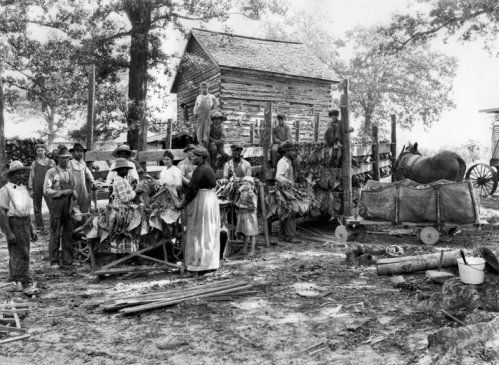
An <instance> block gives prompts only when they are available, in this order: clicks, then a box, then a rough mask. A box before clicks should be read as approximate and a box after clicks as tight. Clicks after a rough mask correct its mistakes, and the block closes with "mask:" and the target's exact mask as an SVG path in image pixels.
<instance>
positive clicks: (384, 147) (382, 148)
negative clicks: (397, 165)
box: [379, 143, 392, 154]
mask: <svg viewBox="0 0 499 365" xmlns="http://www.w3.org/2000/svg"><path fill="white" fill-rule="evenodd" d="M391 151H392V144H391V143H380V144H379V153H380V154H381V153H390V152H391Z"/></svg>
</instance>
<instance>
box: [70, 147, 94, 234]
mask: <svg viewBox="0 0 499 365" xmlns="http://www.w3.org/2000/svg"><path fill="white" fill-rule="evenodd" d="M69 152H70V153H71V154H72V155H73V159H72V160H70V161H69V167H70V169H71V170H72V171H73V176H74V178H75V181H76V195H77V196H78V207H79V208H80V211H81V212H82V213H88V206H89V203H88V192H87V181H89V182H90V184H91V186H92V189H94V188H95V182H94V177H93V175H92V173H91V172H90V169H89V168H88V167H87V165H86V163H85V161H84V159H83V156H85V152H87V149H86V148H84V147H83V146H82V145H81V143H75V144H74V146H73V148H71V149H70V150H69ZM84 223H85V220H83V219H82V220H81V221H80V224H79V225H81V224H84Z"/></svg>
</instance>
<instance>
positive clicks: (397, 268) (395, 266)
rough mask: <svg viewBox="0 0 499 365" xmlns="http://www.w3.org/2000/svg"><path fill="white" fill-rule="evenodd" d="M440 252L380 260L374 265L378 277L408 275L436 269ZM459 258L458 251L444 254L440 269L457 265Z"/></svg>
mask: <svg viewBox="0 0 499 365" xmlns="http://www.w3.org/2000/svg"><path fill="white" fill-rule="evenodd" d="M440 255H441V254H440V252H437V253H434V254H428V255H418V256H406V257H397V258H393V259H380V260H378V262H377V263H376V268H377V270H378V275H397V274H408V273H411V272H417V271H425V270H433V269H438V267H439V264H440ZM460 257H461V254H460V253H459V250H453V251H447V252H444V256H443V258H442V267H450V266H456V265H457V259H458V258H460Z"/></svg>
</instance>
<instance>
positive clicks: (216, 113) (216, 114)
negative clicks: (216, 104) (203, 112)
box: [210, 110, 227, 122]
mask: <svg viewBox="0 0 499 365" xmlns="http://www.w3.org/2000/svg"><path fill="white" fill-rule="evenodd" d="M210 117H211V120H213V119H215V118H220V119H222V122H225V121H226V120H227V117H226V116H225V115H224V114H223V113H222V112H220V111H218V110H215V111H213V112H211V115H210Z"/></svg>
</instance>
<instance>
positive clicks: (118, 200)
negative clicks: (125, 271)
mask: <svg viewBox="0 0 499 365" xmlns="http://www.w3.org/2000/svg"><path fill="white" fill-rule="evenodd" d="M136 195H137V194H136V193H135V191H134V190H133V188H132V186H131V185H130V183H129V182H128V180H127V179H123V178H122V177H121V176H118V175H116V177H115V178H114V182H113V202H112V206H113V208H115V209H116V210H120V209H126V208H128V207H129V206H130V204H131V203H132V201H133V199H134V198H135V197H136ZM117 247H119V248H120V249H121V250H125V251H128V252H135V251H138V250H139V241H138V240H137V239H132V238H125V239H123V241H121V242H120V244H119V245H118V244H117V242H116V241H114V242H111V252H113V253H124V252H122V251H121V250H117V249H116V248H117Z"/></svg>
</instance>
